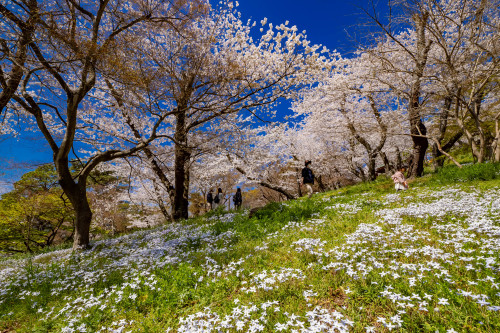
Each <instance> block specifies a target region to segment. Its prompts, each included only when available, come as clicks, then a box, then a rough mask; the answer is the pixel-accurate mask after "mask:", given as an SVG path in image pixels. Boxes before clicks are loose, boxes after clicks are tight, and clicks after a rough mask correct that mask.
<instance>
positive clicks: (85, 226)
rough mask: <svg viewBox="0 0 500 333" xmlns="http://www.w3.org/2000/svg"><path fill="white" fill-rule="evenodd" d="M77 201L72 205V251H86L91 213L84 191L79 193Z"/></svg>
mask: <svg viewBox="0 0 500 333" xmlns="http://www.w3.org/2000/svg"><path fill="white" fill-rule="evenodd" d="M77 200H78V202H77V203H73V207H74V208H75V215H76V223H75V234H74V236H73V250H77V249H86V248H87V247H88V245H89V242H90V239H89V236H90V223H91V221H92V211H91V210H90V206H89V203H88V200H87V193H86V190H85V189H84V190H83V193H80V196H79V198H78V199H77Z"/></svg>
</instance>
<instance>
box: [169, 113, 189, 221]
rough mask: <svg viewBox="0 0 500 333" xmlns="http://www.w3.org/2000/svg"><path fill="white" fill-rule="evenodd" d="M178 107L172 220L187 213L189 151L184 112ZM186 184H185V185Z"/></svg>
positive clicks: (185, 215) (183, 216) (182, 217)
mask: <svg viewBox="0 0 500 333" xmlns="http://www.w3.org/2000/svg"><path fill="white" fill-rule="evenodd" d="M184 110H185V109H184V108H179V112H178V113H177V115H176V120H177V123H176V127H175V136H174V139H175V165H174V177H175V180H174V187H175V195H174V202H173V205H172V210H173V213H172V217H173V218H174V220H178V219H187V218H188V215H189V210H188V209H189V161H190V158H191V153H190V152H189V150H188V147H187V131H186V113H185V111H184ZM186 185H187V186H186Z"/></svg>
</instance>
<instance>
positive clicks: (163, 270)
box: [0, 177, 500, 332]
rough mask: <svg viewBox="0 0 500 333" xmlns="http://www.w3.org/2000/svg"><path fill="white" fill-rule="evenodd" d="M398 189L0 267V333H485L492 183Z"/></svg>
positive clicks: (201, 222)
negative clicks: (187, 332)
mask: <svg viewBox="0 0 500 333" xmlns="http://www.w3.org/2000/svg"><path fill="white" fill-rule="evenodd" d="M411 185H412V186H411V189H410V190H409V191H406V192H403V193H397V194H395V193H394V192H393V189H392V184H391V182H389V181H388V180H380V181H378V182H375V183H370V184H360V185H357V186H353V187H349V188H344V189H340V190H337V191H334V192H329V193H324V194H317V195H315V196H314V197H313V198H312V199H307V198H302V199H300V200H296V201H290V202H285V203H283V204H279V203H276V204H271V205H269V206H267V207H266V208H264V209H262V210H261V211H259V212H257V213H256V214H255V215H254V216H253V217H252V218H248V214H247V212H239V213H234V212H233V213H231V214H229V215H228V214H225V215H217V214H213V213H212V215H211V216H205V217H200V218H197V219H195V220H190V221H186V222H184V223H182V224H178V225H170V226H165V227H160V228H157V229H152V230H146V231H140V232H136V233H134V234H131V235H127V236H123V237H119V238H114V239H109V240H103V241H99V242H96V243H95V247H94V249H93V250H91V251H88V252H84V253H81V254H74V255H73V254H71V252H70V251H69V250H60V251H59V252H54V253H53V254H52V255H51V254H45V255H43V256H42V257H34V258H31V259H30V260H28V259H27V257H24V258H21V259H16V260H10V261H8V262H4V269H3V270H2V271H1V273H0V297H1V298H0V299H1V301H2V303H1V304H0V322H1V324H0V328H1V329H2V330H15V331H17V332H47V331H53V332H83V331H87V332H99V331H100V332H111V331H116V332H121V331H123V332H162V331H167V330H168V329H171V330H173V331H177V330H178V329H179V328H181V327H184V329H188V327H190V328H189V329H191V330H194V331H196V330H200V329H201V328H202V327H204V328H206V329H210V328H212V329H214V328H215V327H223V328H224V330H227V331H251V330H254V331H259V330H261V331H279V330H283V331H291V330H293V329H295V330H298V331H301V330H302V329H303V328H304V329H305V328H307V329H309V330H310V331H314V332H320V331H321V330H322V329H324V330H326V329H327V328H336V329H337V330H348V331H370V330H372V329H373V330H375V331H389V330H403V331H407V332H417V331H418V332H420V331H429V332H435V331H436V330H438V331H440V332H446V331H449V330H451V329H454V330H456V331H464V332H469V331H470V332H495V331H498V330H499V329H500V319H499V318H498V310H497V309H496V308H495V306H499V305H500V297H499V290H498V285H497V284H498V283H500V281H499V280H498V278H497V276H498V270H499V264H498V262H499V249H500V244H499V243H498V236H499V230H498V227H499V226H498V217H499V215H500V208H499V206H500V195H499V191H498V187H499V186H500V181H498V180H496V179H493V180H489V181H483V182H477V181H475V182H464V183H461V184H460V185H454V186H453V191H451V192H450V191H449V190H450V186H446V187H437V186H438V184H437V182H436V181H435V180H434V178H432V177H427V178H424V179H419V180H416V181H414V182H413V183H412V184H411ZM443 191H445V192H443ZM446 191H448V192H446ZM447 197H450V198H451V200H449V201H447V200H445V199H446V198H447ZM454 204H456V205H459V206H460V207H458V208H460V209H458V208H457V207H455V206H454ZM481 207H482V208H483V209H482V210H479V208H481ZM485 207H486V208H485ZM488 207H489V208H488ZM484 210H486V211H484ZM481 211H484V214H482V213H481ZM476 221H477V222H481V221H482V222H481V223H479V224H475V223H476ZM487 221H489V222H488V223H486V222H487ZM464 258H465V259H464ZM470 258H473V259H470ZM469 259H470V260H469ZM467 260H469V261H467ZM468 265H472V268H471V266H468ZM419 275H421V277H419ZM492 279H493V280H492ZM463 293H465V295H469V294H471V295H473V296H464V294H463ZM477 295H479V296H477ZM482 295H485V296H487V297H483V296H482ZM474 297H475V298H474ZM485 302H487V303H489V304H486V303H485ZM480 303H482V304H483V305H481V304H480ZM189 325H191V326H189ZM332 325H333V326H332ZM238 328H241V330H238Z"/></svg>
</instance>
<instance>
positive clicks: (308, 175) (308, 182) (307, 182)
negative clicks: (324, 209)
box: [302, 161, 314, 198]
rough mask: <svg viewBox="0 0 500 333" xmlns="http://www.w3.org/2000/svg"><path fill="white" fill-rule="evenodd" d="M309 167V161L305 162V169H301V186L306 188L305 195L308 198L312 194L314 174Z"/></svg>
mask: <svg viewBox="0 0 500 333" xmlns="http://www.w3.org/2000/svg"><path fill="white" fill-rule="evenodd" d="M310 165H311V161H306V162H305V168H304V169H302V179H303V181H302V184H304V186H305V187H306V189H307V195H308V196H309V198H310V197H311V196H312V194H313V188H312V186H313V185H314V174H313V172H312V170H311V169H310V168H309V166H310Z"/></svg>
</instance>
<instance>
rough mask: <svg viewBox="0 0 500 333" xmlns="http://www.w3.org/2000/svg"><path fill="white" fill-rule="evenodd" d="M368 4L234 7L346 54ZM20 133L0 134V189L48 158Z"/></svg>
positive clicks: (359, 37) (272, 1)
mask: <svg viewBox="0 0 500 333" xmlns="http://www.w3.org/2000/svg"><path fill="white" fill-rule="evenodd" d="M381 3H382V2H381ZM368 4H369V2H368V1H366V0H364V1H362V0H356V1H349V0H348V1H338V0H240V1H239V7H238V9H239V11H240V12H241V13H242V19H243V20H244V21H246V20H247V19H252V20H255V21H257V22H260V20H261V19H263V18H264V17H267V19H268V22H270V23H273V24H274V25H276V24H281V23H284V22H285V21H287V20H288V21H289V22H290V23H289V25H290V26H292V25H296V26H297V28H298V29H299V31H302V30H306V34H307V36H308V39H309V40H310V41H311V42H313V43H314V44H322V45H325V46H326V47H327V48H329V49H330V50H335V49H336V50H337V51H339V52H340V53H341V54H343V55H349V53H351V52H352V51H354V50H355V49H356V46H357V44H358V43H359V42H363V37H364V35H365V34H364V33H363V31H365V30H366V28H364V27H363V26H364V25H365V23H366V22H367V18H366V16H365V15H364V14H362V10H361V9H360V6H367V5H368ZM381 8H382V9H384V7H383V6H382V7H381ZM285 108H286V106H285ZM21 134H22V135H21V137H22V138H21V139H15V138H12V137H1V136H0V193H2V192H3V191H5V189H6V188H8V187H9V184H10V183H12V182H13V181H16V180H18V179H19V178H20V177H21V175H22V174H23V173H25V172H27V171H29V170H32V169H33V168H34V167H35V166H36V165H39V164H42V163H47V162H51V161H52V158H51V157H52V152H51V150H50V148H49V147H48V145H47V143H46V142H45V140H43V139H40V140H38V139H37V137H36V135H34V134H31V133H21Z"/></svg>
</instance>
